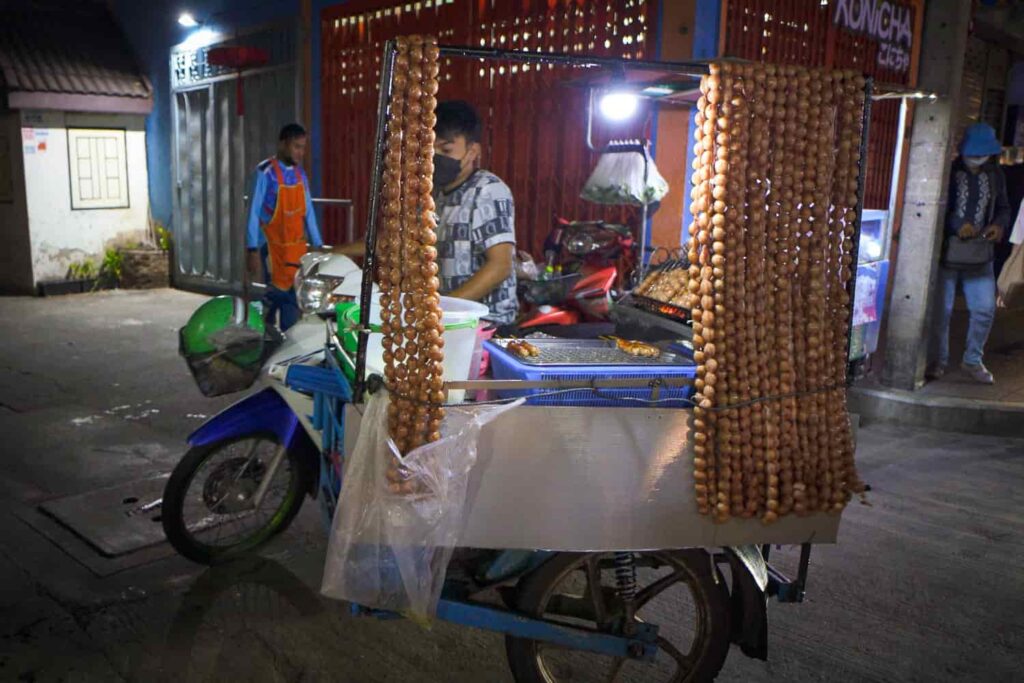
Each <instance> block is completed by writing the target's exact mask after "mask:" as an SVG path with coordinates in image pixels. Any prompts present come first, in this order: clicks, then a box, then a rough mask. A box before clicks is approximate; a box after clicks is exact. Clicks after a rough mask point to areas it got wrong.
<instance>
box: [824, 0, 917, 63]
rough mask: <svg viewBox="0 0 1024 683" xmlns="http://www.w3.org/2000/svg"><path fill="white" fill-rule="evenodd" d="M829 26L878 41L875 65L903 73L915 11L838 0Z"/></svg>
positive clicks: (878, 1) (872, 1)
mask: <svg viewBox="0 0 1024 683" xmlns="http://www.w3.org/2000/svg"><path fill="white" fill-rule="evenodd" d="M832 22H833V23H834V24H836V25H837V26H839V27H840V28H844V29H846V30H848V31H854V32H856V33H862V34H864V35H866V36H867V37H869V38H871V39H873V40H876V41H878V65H879V66H881V67H883V68H886V69H892V70H893V71H897V72H899V73H904V72H906V71H907V69H909V68H910V52H911V46H912V45H913V44H914V9H913V8H912V7H908V6H907V5H902V4H899V3H896V2H889V0H837V1H836V11H835V14H834V15H833V16H832Z"/></svg>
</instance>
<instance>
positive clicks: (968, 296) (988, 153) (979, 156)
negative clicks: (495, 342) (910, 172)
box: [927, 123, 1010, 384]
mask: <svg viewBox="0 0 1024 683" xmlns="http://www.w3.org/2000/svg"><path fill="white" fill-rule="evenodd" d="M1002 151H1003V150H1002V146H1001V145H1000V144H999V141H998V140H997V139H996V132H995V130H994V129H993V128H992V126H990V125H988V124H987V123H975V124H973V125H972V126H970V127H968V128H967V131H966V132H965V133H964V138H963V140H962V141H961V142H960V156H958V157H957V158H956V160H955V161H954V162H953V168H952V170H951V172H950V177H949V198H948V200H947V201H948V208H947V214H946V241H945V244H944V247H943V255H942V263H941V264H940V266H939V301H938V310H937V311H936V320H935V327H934V334H935V338H934V339H933V344H932V353H933V354H934V360H933V361H932V363H931V365H930V366H929V368H928V373H927V376H928V378H929V379H938V378H940V377H942V376H943V375H944V374H945V373H946V366H947V365H948V363H949V319H950V316H951V315H952V313H953V302H954V300H955V299H956V288H957V284H958V283H959V284H960V286H961V287H962V288H963V293H964V299H965V300H966V301H967V308H968V310H969V311H970V323H969V325H968V328H967V345H966V347H965V349H964V356H963V363H962V364H961V366H960V367H961V368H962V369H963V370H964V372H966V373H967V374H968V376H970V377H971V378H972V379H974V380H976V381H978V382H981V383H983V384H992V382H993V381H994V380H993V378H992V373H991V372H989V371H988V368H986V367H985V365H984V363H982V354H983V353H984V350H985V342H986V341H987V340H988V334H989V331H990V330H991V329H992V321H993V320H994V318H995V312H996V283H995V275H994V273H993V267H992V265H993V264H992V262H993V259H994V256H995V250H994V248H993V247H994V245H995V243H996V242H999V241H1000V240H1001V239H1003V234H1004V232H1005V231H1006V229H1007V228H1008V227H1009V225H1010V202H1009V200H1008V199H1007V196H1006V178H1005V177H1004V176H1003V171H1002V169H1001V168H1000V167H999V160H998V158H999V154H1000V153H1001V152H1002Z"/></svg>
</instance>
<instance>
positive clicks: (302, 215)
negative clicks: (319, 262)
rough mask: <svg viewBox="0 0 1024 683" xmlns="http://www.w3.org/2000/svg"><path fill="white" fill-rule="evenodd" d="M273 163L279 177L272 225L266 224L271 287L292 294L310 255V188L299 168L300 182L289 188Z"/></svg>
mask: <svg viewBox="0 0 1024 683" xmlns="http://www.w3.org/2000/svg"><path fill="white" fill-rule="evenodd" d="M270 164H271V165H272V166H273V167H274V174H275V175H276V176H277V205H276V206H275V207H274V215H273V216H272V217H271V219H270V222H269V223H265V224H264V225H263V234H264V235H265V236H266V238H267V251H268V252H269V255H270V284H272V285H273V286H274V287H277V288H278V289H281V290H284V291H288V290H289V289H291V288H292V286H293V285H294V284H295V273H296V272H297V271H298V270H299V266H300V264H301V260H302V256H303V255H304V254H305V253H306V186H305V184H304V183H303V182H302V174H301V173H299V172H298V169H296V172H295V177H296V179H297V180H298V182H297V183H295V184H294V185H285V184H284V173H283V172H282V171H281V165H280V164H279V163H278V162H277V159H272V160H271V161H270Z"/></svg>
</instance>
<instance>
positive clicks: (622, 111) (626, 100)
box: [601, 92, 640, 121]
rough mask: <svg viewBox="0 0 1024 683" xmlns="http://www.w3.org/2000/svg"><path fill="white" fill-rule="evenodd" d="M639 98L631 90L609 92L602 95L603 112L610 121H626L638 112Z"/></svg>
mask: <svg viewBox="0 0 1024 683" xmlns="http://www.w3.org/2000/svg"><path fill="white" fill-rule="evenodd" d="M639 103H640V102H639V98H638V97H637V96H636V95H635V94H633V93H630V92H609V93H605V95H604V96H603V97H601V114H602V115H603V116H604V117H605V118H606V119H608V120H609V121H625V120H626V119H628V118H629V117H631V116H632V115H633V114H635V113H636V109H637V106H638V105H639Z"/></svg>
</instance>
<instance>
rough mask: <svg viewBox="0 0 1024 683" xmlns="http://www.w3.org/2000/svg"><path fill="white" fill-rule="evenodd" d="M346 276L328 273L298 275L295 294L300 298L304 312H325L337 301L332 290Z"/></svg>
mask: <svg viewBox="0 0 1024 683" xmlns="http://www.w3.org/2000/svg"><path fill="white" fill-rule="evenodd" d="M344 279H345V278H343V277H330V276H326V275H302V276H299V277H296V278H295V280H296V282H295V295H296V297H297V298H298V300H299V308H301V309H302V312H303V313H304V314H307V315H308V314H310V313H325V312H327V311H328V310H329V309H330V307H331V306H332V305H334V303H335V297H333V296H332V295H331V292H333V291H334V289H335V288H336V287H337V286H338V285H340V284H341V282H342V281H343V280H344Z"/></svg>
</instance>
